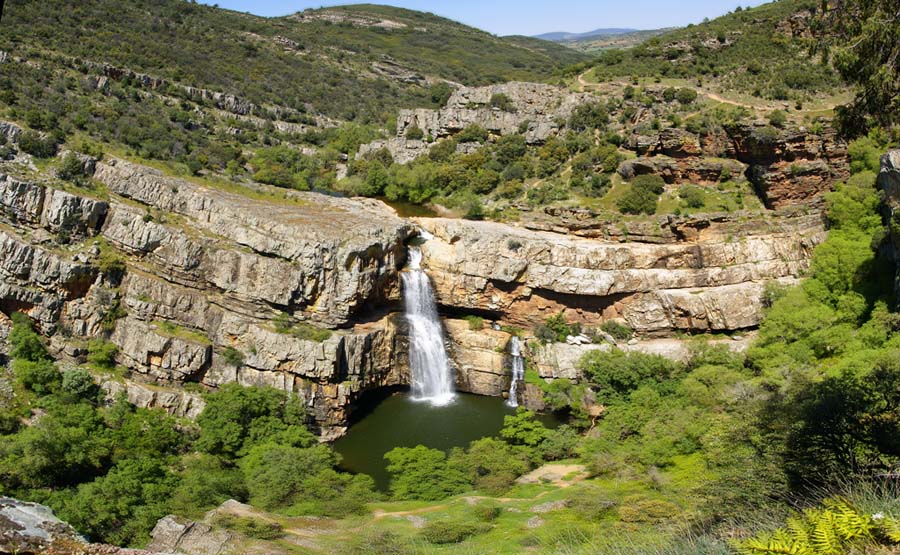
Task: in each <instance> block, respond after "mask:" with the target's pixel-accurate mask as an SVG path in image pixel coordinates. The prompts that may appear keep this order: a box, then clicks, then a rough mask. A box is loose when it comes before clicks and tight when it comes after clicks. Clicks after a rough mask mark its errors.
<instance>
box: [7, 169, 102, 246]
mask: <svg viewBox="0 0 900 555" xmlns="http://www.w3.org/2000/svg"><path fill="white" fill-rule="evenodd" d="M108 208H109V207H108V205H107V203H106V202H104V201H101V200H96V199H90V198H86V197H80V196H76V195H73V194H71V193H67V192H65V191H60V190H58V189H51V188H49V187H46V186H44V185H39V184H36V183H30V182H26V181H20V180H18V179H15V178H13V177H10V176H8V175H5V174H0V210H2V211H3V213H4V215H5V216H6V217H7V218H10V219H12V220H13V222H19V223H29V224H38V225H40V226H41V227H43V228H44V229H46V230H48V231H51V232H53V233H58V232H60V231H64V232H66V233H67V234H69V235H70V236H71V235H75V236H79V235H80V236H86V235H95V234H96V233H97V231H98V230H99V229H100V226H101V225H102V224H103V220H104V218H105V217H106V212H107V210H108Z"/></svg>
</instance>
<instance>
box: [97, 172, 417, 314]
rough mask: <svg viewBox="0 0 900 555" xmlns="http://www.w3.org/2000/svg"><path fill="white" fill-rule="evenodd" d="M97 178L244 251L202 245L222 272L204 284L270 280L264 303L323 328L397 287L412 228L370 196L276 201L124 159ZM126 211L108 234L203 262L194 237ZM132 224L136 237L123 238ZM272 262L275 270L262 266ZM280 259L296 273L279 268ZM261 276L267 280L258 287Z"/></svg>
mask: <svg viewBox="0 0 900 555" xmlns="http://www.w3.org/2000/svg"><path fill="white" fill-rule="evenodd" d="M95 178H96V179H97V180H99V181H101V182H102V183H103V184H104V185H106V186H107V187H108V188H109V190H110V191H111V192H113V193H116V194H118V195H121V196H123V197H126V198H130V199H132V200H135V201H137V202H140V203H141V204H144V205H147V206H149V207H152V208H155V209H157V210H160V211H163V212H164V213H167V214H177V215H180V216H183V217H185V218H188V220H189V221H188V224H189V226H190V227H192V228H195V229H197V230H199V231H201V232H202V233H203V234H205V235H208V236H211V237H212V238H213V239H219V240H220V241H226V242H227V243H228V244H230V245H231V246H232V248H230V249H229V250H232V251H234V250H236V249H234V248H233V246H238V247H244V248H246V249H248V250H249V251H250V252H251V253H252V255H250V256H242V255H241V254H239V253H221V252H217V253H214V254H210V253H209V252H204V254H205V256H206V257H208V259H212V260H211V262H210V263H211V264H212V265H214V266H215V267H217V268H220V269H221V268H223V267H224V268H227V269H228V270H222V271H220V272H219V273H218V274H217V275H214V276H212V278H211V279H210V281H213V280H218V281H220V282H226V285H227V284H228V283H229V282H236V287H237V288H238V290H237V291H236V294H240V293H242V292H243V293H248V292H250V291H251V290H263V291H268V290H270V289H271V288H272V287H277V288H279V289H282V294H281V295H280V296H279V298H278V299H273V301H270V302H271V304H276V305H279V306H282V307H284V308H287V309H289V310H291V311H292V312H295V313H298V314H302V315H303V316H305V317H311V318H315V319H316V320H317V321H319V322H323V323H325V324H327V325H345V324H347V323H348V322H349V321H350V319H351V317H352V316H353V315H354V314H355V313H357V312H359V311H360V310H362V309H364V308H365V306H366V304H367V303H369V302H373V301H376V300H377V298H378V297H379V296H380V295H382V293H384V292H385V291H389V290H391V289H396V270H397V268H399V267H400V266H401V265H402V261H403V258H404V256H405V254H404V251H403V241H404V239H405V238H406V236H407V235H408V234H409V226H408V225H407V224H406V223H404V222H403V221H402V220H400V219H399V218H397V217H396V216H395V215H394V213H393V212H392V211H390V210H388V209H387V208H386V207H385V206H384V205H383V204H381V203H379V202H377V201H364V200H348V199H340V198H334V197H327V196H323V195H318V194H314V193H308V194H303V193H296V194H289V196H288V198H287V199H285V201H284V202H283V203H278V202H271V201H269V202H267V201H263V200H254V199H252V198H249V197H247V196H242V195H238V194H235V193H228V192H224V191H219V190H216V191H213V190H210V189H207V188H204V187H201V186H198V185H195V184H193V183H191V182H189V181H186V180H181V179H175V178H169V177H165V176H163V175H161V174H160V173H159V172H155V171H153V170H150V169H148V168H145V167H142V166H137V165H135V164H130V163H128V162H124V161H122V160H112V161H110V162H107V163H101V164H99V165H98V167H97V172H96V174H95ZM123 211H124V209H123ZM123 218H125V219H126V220H127V221H121V220H116V222H117V223H118V226H119V229H118V230H119V231H120V233H118V234H114V233H112V232H111V233H110V237H111V239H112V240H114V241H119V242H120V244H122V245H123V246H125V247H126V248H129V249H132V250H136V251H143V252H148V253H149V252H152V253H153V254H158V253H157V249H165V247H166V246H170V248H169V249H168V253H170V256H169V259H172V257H174V259H175V262H176V263H180V264H181V265H182V266H184V265H185V264H187V265H194V263H196V264H197V265H202V261H201V260H198V257H199V249H201V248H202V242H201V241H196V240H193V239H192V238H189V237H187V235H186V234H184V233H179V231H178V230H177V229H176V230H171V229H168V226H167V229H161V228H160V227H159V226H146V225H142V224H147V223H151V222H145V221H143V220H144V218H143V217H142V218H140V219H137V218H135V215H134V214H133V213H132V214H131V215H126V216H123ZM111 227H112V226H111ZM122 227H124V229H122ZM138 228H144V229H140V230H139V229H138ZM138 231H139V234H140V238H141V239H142V241H141V242H140V243H139V244H126V243H125V241H127V240H128V238H129V237H130V236H133V235H135V232H138ZM173 242H174V244H172V243H173ZM165 254H166V253H165V252H164V253H163V255H165ZM191 254H195V255H197V256H193V257H191V256H190V255H191ZM186 257H188V258H186ZM223 257H224V258H223ZM263 258H267V259H270V260H271V261H272V262H266V261H264V260H263ZM226 259H227V260H226ZM225 262H227V264H223V263H225ZM279 263H281V266H282V267H281V268H280V269H279V268H268V269H266V268H264V267H263V266H265V265H267V264H268V265H269V266H272V265H273V264H274V265H278V264H279ZM287 266H292V267H293V270H291V271H290V272H287V275H284V274H285V273H286V272H285V271H286V270H287ZM258 279H270V280H272V281H270V282H269V284H268V286H269V287H264V286H263V285H265V284H262V283H260V282H259V281H258ZM247 280H250V281H251V283H247ZM254 280H256V281H254ZM242 283H243V284H245V285H241V284H242ZM285 286H287V287H290V288H291V291H292V292H294V298H285V295H284V294H283V288H284V287H285ZM241 287H243V289H241Z"/></svg>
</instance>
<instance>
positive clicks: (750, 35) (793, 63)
mask: <svg viewBox="0 0 900 555" xmlns="http://www.w3.org/2000/svg"><path fill="white" fill-rule="evenodd" d="M816 5H817V3H816V2H814V1H811V0H782V1H780V2H772V3H769V4H764V5H762V6H759V7H756V8H748V9H740V8H738V10H736V11H734V12H732V13H730V14H727V15H725V16H722V17H720V18H717V19H714V20H712V21H707V22H704V23H701V24H698V25H689V26H688V27H685V28H683V29H677V30H674V31H671V32H669V33H666V34H664V35H661V36H658V37H655V38H652V39H650V40H648V41H647V42H645V43H643V44H641V45H640V46H638V47H636V48H633V49H631V50H628V51H623V52H608V53H605V54H603V55H602V56H600V57H599V58H598V59H597V60H596V62H595V63H594V64H593V70H592V72H591V76H592V77H593V79H594V80H596V81H600V82H603V81H608V80H614V79H622V78H638V77H652V78H657V79H659V78H661V79H666V78H676V79H677V78H682V79H695V80H697V81H698V82H702V81H714V82H715V83H717V84H718V85H719V86H720V87H721V88H722V89H724V90H731V91H738V92H744V93H747V94H750V95H752V96H754V97H757V98H762V99H768V100H792V101H798V102H802V101H803V100H806V99H809V98H811V97H812V96H815V95H820V94H828V93H830V92H833V91H835V90H836V89H838V88H840V87H841V83H840V81H839V79H838V77H837V74H836V73H835V72H834V71H833V70H832V69H831V68H830V67H828V66H826V65H823V64H821V63H818V61H817V60H816V59H811V58H810V57H809V55H808V50H809V45H810V41H811V39H812V32H811V24H812V18H813V16H814V13H815V10H816Z"/></svg>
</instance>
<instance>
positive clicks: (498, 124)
mask: <svg viewBox="0 0 900 555" xmlns="http://www.w3.org/2000/svg"><path fill="white" fill-rule="evenodd" d="M495 95H504V96H505V97H506V98H508V99H509V105H508V106H504V108H500V107H494V106H491V99H492V98H494V97H495ZM592 100H596V98H595V97H594V96H593V95H590V94H585V93H568V92H565V91H564V90H563V89H561V88H559V87H554V86H551V85H541V84H537V83H504V84H501V85H492V86H489V87H461V88H459V89H457V90H456V91H454V93H453V94H452V95H451V96H450V99H449V100H448V101H447V105H446V106H445V107H443V108H441V109H440V110H428V109H425V108H421V109H417V110H400V114H399V116H398V117H397V136H396V137H393V138H391V139H388V140H384V141H375V142H373V143H370V144H367V145H363V146H362V147H361V148H360V151H359V154H358V156H360V157H365V156H366V155H367V154H369V153H371V152H374V151H376V150H379V149H382V148H386V149H388V151H390V153H391V155H392V156H393V157H394V160H395V161H397V162H399V163H401V164H405V163H407V162H410V161H412V160H414V159H415V158H417V157H419V156H421V155H422V154H425V153H427V152H428V149H429V148H430V147H431V146H432V145H431V144H429V143H427V142H425V141H421V140H410V139H407V138H406V135H407V131H409V129H410V128H412V127H418V128H419V129H421V130H422V131H423V133H424V134H425V135H426V136H430V137H432V138H433V139H436V140H438V139H442V138H445V137H448V136H450V135H453V134H454V133H458V132H459V131H462V130H463V129H465V128H466V127H468V126H469V125H479V126H481V127H483V128H485V129H487V130H488V131H489V132H490V133H492V134H494V135H509V134H512V133H521V134H522V135H524V136H525V140H526V142H528V143H529V144H537V143H542V142H544V141H546V140H547V139H548V138H549V137H551V136H552V135H555V134H556V133H558V132H559V130H560V121H563V122H564V121H565V120H566V119H568V117H569V116H570V115H571V114H572V112H573V111H574V110H575V108H577V107H578V106H579V105H581V104H585V103H587V102H590V101H592Z"/></svg>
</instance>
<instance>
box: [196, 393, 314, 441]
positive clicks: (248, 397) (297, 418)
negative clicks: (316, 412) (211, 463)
mask: <svg viewBox="0 0 900 555" xmlns="http://www.w3.org/2000/svg"><path fill="white" fill-rule="evenodd" d="M303 418H304V415H303V406H302V404H301V402H300V400H299V399H297V398H296V397H291V396H288V394H287V393H285V392H283V391H278V390H275V389H273V388H268V387H267V388H263V387H243V386H241V385H239V384H235V383H231V384H226V385H224V386H222V388H221V389H219V391H217V392H215V393H212V394H210V395H208V396H207V398H206V407H205V408H204V409H203V412H202V413H201V414H200V416H198V417H197V424H198V425H199V426H200V437H199V438H197V443H196V447H197V449H198V450H200V451H203V452H206V453H211V454H214V455H215V454H219V455H222V456H225V457H231V458H233V457H235V456H236V455H238V453H239V452H241V451H242V450H245V449H247V448H249V447H250V446H252V445H254V444H258V443H262V442H264V441H266V440H268V439H270V438H273V437H276V436H278V437H281V438H282V440H283V442H284V443H287V444H290V445H295V446H299V447H305V446H309V445H312V444H314V443H315V442H316V438H315V436H313V435H312V434H311V433H309V431H307V430H306V428H305V427H304V426H303Z"/></svg>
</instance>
